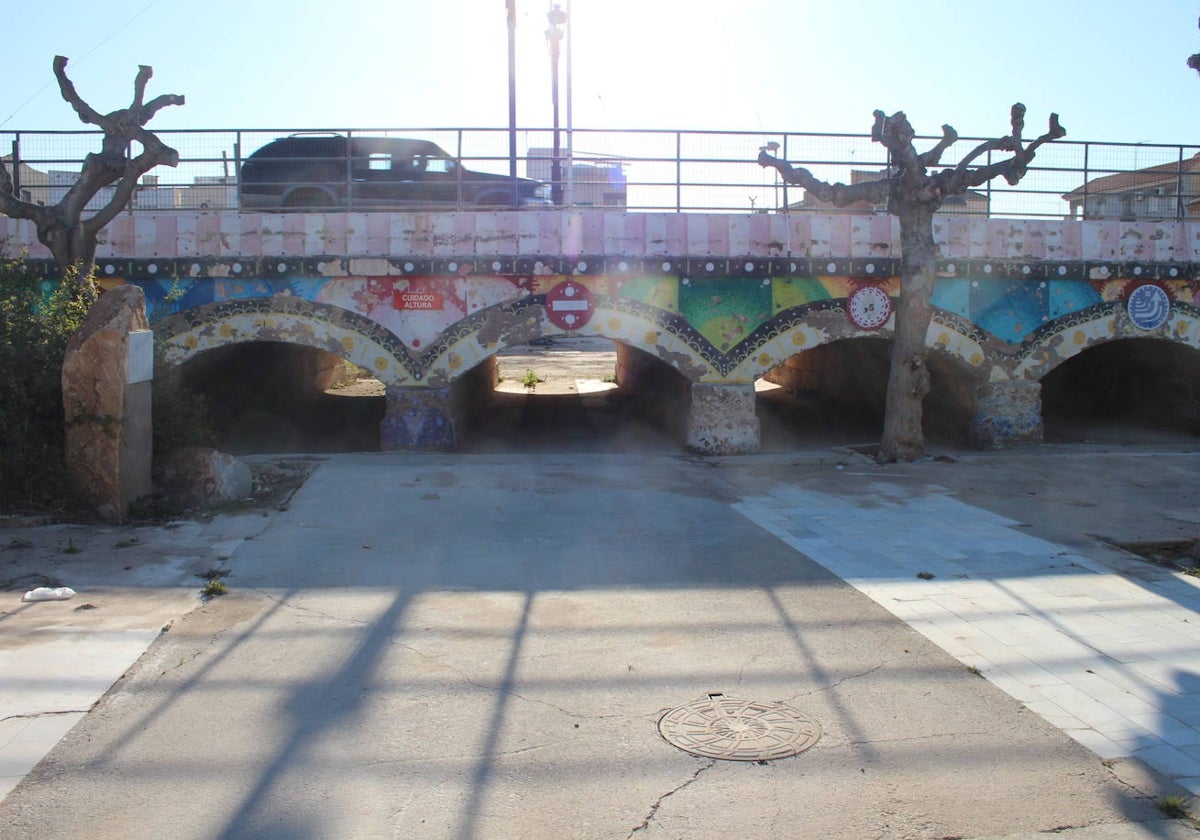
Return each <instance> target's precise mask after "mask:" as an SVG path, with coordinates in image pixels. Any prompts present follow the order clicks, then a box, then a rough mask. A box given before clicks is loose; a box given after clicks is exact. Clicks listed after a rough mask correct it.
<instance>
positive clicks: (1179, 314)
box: [1013, 302, 1200, 381]
mask: <svg viewBox="0 0 1200 840" xmlns="http://www.w3.org/2000/svg"><path fill="white" fill-rule="evenodd" d="M1139 338H1140V339H1155V340H1160V341H1170V342H1173V343H1176V344H1182V345H1184V346H1187V347H1191V348H1193V349H1195V350H1200V310H1198V309H1197V307H1195V306H1190V305H1187V304H1179V303H1173V304H1172V306H1171V310H1170V313H1169V314H1168V315H1167V317H1166V318H1165V320H1164V321H1163V322H1162V324H1160V325H1159V326H1157V327H1154V328H1152V329H1144V328H1142V327H1139V326H1137V324H1135V323H1134V321H1133V320H1131V319H1130V317H1129V314H1128V311H1127V305H1126V304H1125V303H1124V302H1114V303H1107V304H1103V305H1100V306H1097V307H1095V308H1094V310H1093V311H1091V312H1086V313H1077V315H1076V317H1073V318H1068V319H1063V320H1061V321H1058V322H1055V323H1054V324H1052V325H1050V326H1049V328H1047V329H1046V330H1045V331H1043V333H1042V334H1041V335H1040V336H1039V337H1038V340H1037V341H1036V342H1031V344H1030V346H1029V348H1028V349H1027V351H1026V352H1025V353H1023V354H1022V358H1021V359H1020V360H1019V362H1018V364H1017V365H1016V366H1015V367H1014V369H1013V378H1015V379H1026V380H1032V381H1041V380H1042V379H1043V378H1044V377H1045V376H1046V375H1047V374H1049V373H1050V372H1051V371H1053V370H1054V369H1055V368H1057V367H1058V366H1059V365H1061V364H1063V363H1064V362H1067V361H1069V360H1070V359H1072V358H1074V357H1076V356H1078V355H1079V354H1081V353H1083V352H1085V351H1087V350H1089V349H1091V348H1093V347H1098V346H1100V345H1101V344H1107V343H1109V342H1112V341H1122V340H1132V339H1139Z"/></svg>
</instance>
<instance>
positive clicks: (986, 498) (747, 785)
mask: <svg viewBox="0 0 1200 840" xmlns="http://www.w3.org/2000/svg"><path fill="white" fill-rule="evenodd" d="M1198 467H1200V448H1197V447H1193V448H1191V449H1186V450H1185V449H1181V448H1180V447H1178V446H1171V447H1155V446H1139V447H1130V446H1113V447H1104V446H1064V447H1054V446H1046V447H1042V448H1038V449H1030V450H1022V451H1018V452H1017V453H986V454H979V453H976V454H970V455H960V456H957V459H956V460H955V461H953V462H947V461H930V462H925V463H920V464H913V465H903V466H887V467H880V466H876V465H874V464H873V463H871V462H868V461H866V460H865V459H863V458H861V457H859V456H855V455H853V454H852V453H849V452H845V451H842V452H836V451H832V450H824V451H820V452H808V453H799V454H794V455H786V456H779V455H773V456H748V457H741V458H692V457H686V456H671V455H639V456H636V457H634V456H621V455H578V454H563V453H541V454H537V455H473V456H463V455H457V456H447V455H404V454H373V455H339V456H331V457H329V458H328V459H327V460H325V461H323V462H322V463H321V465H320V466H319V468H318V469H317V470H316V472H315V473H314V474H313V475H312V476H311V477H310V478H309V479H308V481H307V483H306V484H305V485H304V487H303V488H302V489H301V490H300V491H299V492H298V493H297V494H296V496H295V497H293V498H292V500H291V502H290V504H288V505H287V506H286V508H287V509H286V510H272V511H265V512H257V511H256V512H249V513H244V514H241V515H227V516H221V517H218V518H216V519H214V520H213V521H212V522H209V523H188V524H185V525H183V526H180V527H179V528H176V529H174V530H168V529H163V528H156V529H108V530H104V531H97V532H95V533H92V534H90V535H89V534H85V533H83V532H82V531H72V530H70V528H69V527H68V526H45V527H31V528H16V529H8V530H5V531H4V532H2V533H0V543H7V545H2V546H0V548H2V553H0V567H3V568H4V569H5V570H6V571H5V577H6V578H8V579H9V580H10V581H12V580H18V581H21V580H23V581H25V582H29V583H32V582H33V581H34V580H35V578H34V577H33V576H34V575H43V576H45V577H46V578H54V579H55V582H59V583H62V584H65V585H69V586H73V587H74V588H76V589H77V590H79V595H78V596H77V597H76V598H75V599H73V600H72V601H65V602H48V603H40V604H32V605H20V604H19V592H15V591H14V592H9V593H8V594H7V595H5V596H3V597H4V598H5V599H6V600H5V602H4V609H3V614H2V615H0V630H3V631H4V643H3V645H2V649H0V654H3V655H5V656H9V657H13V656H15V655H16V654H15V653H14V652H20V651H26V652H28V651H34V654H33V655H29V654H28V653H26V655H25V656H24V658H23V659H22V660H21V664H20V665H19V666H18V665H15V664H12V663H14V662H15V661H16V660H15V659H7V660H5V659H0V666H3V667H0V673H2V674H4V675H5V676H4V677H3V679H4V683H3V686H2V687H0V691H2V692H3V693H2V694H0V701H3V702H5V703H6V704H7V705H6V706H5V707H4V708H5V709H6V710H7V711H6V712H5V715H6V716H8V717H9V718H10V720H8V721H0V724H4V723H13V722H14V721H17V722H19V721H25V722H26V724H28V725H33V724H41V723H42V722H43V721H45V720H49V719H52V718H60V717H64V715H57V714H54V713H53V712H54V710H53V709H52V708H51V706H53V700H54V697H53V694H54V692H55V691H58V690H59V689H61V690H62V691H63V692H64V697H63V704H64V706H66V707H69V708H72V709H78V708H82V707H83V706H82V705H81V704H84V703H85V701H84V700H82V699H81V695H78V694H77V695H76V696H67V694H66V693H67V692H68V690H69V689H71V688H77V687H79V686H76V685H74V684H75V683H76V682H78V683H86V682H89V680H90V685H91V686H92V687H93V688H95V686H96V682H97V679H94V678H87V679H85V678H84V676H82V675H83V674H85V673H86V672H87V668H92V667H93V666H94V663H103V662H106V661H108V662H110V663H123V664H119V669H118V671H117V674H116V676H119V675H120V673H121V672H122V671H125V669H128V670H127V672H126V673H125V675H124V676H123V677H121V678H120V679H119V680H117V682H116V684H115V685H113V687H112V689H111V690H110V691H109V692H108V693H107V694H105V695H104V697H103V698H102V699H100V701H99V702H98V703H97V705H96V706H95V707H94V708H92V709H91V711H90V712H88V713H87V714H86V715H85V714H82V713H81V712H78V711H76V712H68V713H69V714H76V715H78V718H77V720H78V722H77V723H76V724H75V725H74V727H73V728H72V729H71V730H70V731H69V732H68V733H67V734H66V735H65V737H63V738H62V740H61V741H60V742H59V743H58V744H57V746H55V747H54V748H53V749H52V750H50V752H49V754H48V755H47V756H46V757H45V759H44V760H43V761H41V763H40V764H38V766H37V767H36V768H34V769H33V770H32V771H31V772H29V773H28V774H27V775H25V776H24V779H23V781H21V782H20V784H18V785H17V786H16V788H15V789H14V790H13V791H12V792H11V793H9V794H8V796H7V797H6V798H5V800H4V802H3V803H2V804H0V826H3V829H0V835H2V836H4V837H14V838H18V837H19V838H25V837H29V838H34V837H36V838H58V837H64V838H66V837H92V838H107V837H122V838H127V837H128V838H137V837H146V838H150V837H154V838H161V837H172V838H208V837H222V838H235V837H272V838H274V837H278V838H327V837H337V838H343V837H351V838H353V837H364V838H369V837H396V838H400V837H403V838H408V837H421V838H426V837H428V838H441V837H446V838H451V837H453V838H479V840H483V839H484V838H656V837H662V838H668V837H669V838H689V840H690V839H691V838H729V837H738V838H775V837H804V838H809V837H812V838H867V837H887V838H947V837H956V838H1001V837H1004V838H1010V840H1011V839H1012V838H1032V837H1034V836H1044V834H1043V833H1046V832H1052V833H1054V836H1060V835H1061V836H1063V837H1069V838H1142V837H1167V838H1176V837H1184V836H1192V835H1193V834H1194V833H1195V832H1194V829H1193V827H1192V825H1191V824H1190V823H1189V822H1188V821H1184V820H1174V821H1168V820H1164V819H1162V815H1161V813H1160V812H1159V810H1158V808H1157V807H1156V803H1157V802H1158V800H1159V799H1160V798H1161V797H1163V796H1165V795H1168V794H1177V795H1181V796H1187V795H1189V794H1190V793H1191V792H1194V791H1195V790H1196V789H1197V785H1196V779H1197V778H1200V771H1197V770H1196V766H1200V765H1196V762H1200V749H1198V748H1197V745H1200V734H1198V733H1200V689H1197V688H1196V686H1197V685H1200V657H1198V655H1197V654H1196V653H1195V651H1196V650H1197V649H1198V648H1197V646H1196V644H1195V642H1196V641H1200V640H1198V639H1195V637H1193V636H1191V635H1190V634H1191V633H1192V630H1191V627H1196V628H1197V629H1200V598H1197V597H1196V592H1197V591H1198V590H1197V589H1196V587H1195V585H1194V584H1193V583H1192V580H1193V579H1192V578H1189V577H1187V576H1185V575H1181V574H1178V573H1174V572H1168V571H1165V570H1162V569H1160V568H1158V567H1153V566H1148V565H1146V564H1144V563H1142V562H1141V561H1134V560H1132V559H1131V556H1130V555H1128V554H1127V553H1125V552H1122V551H1120V550H1119V549H1116V548H1114V547H1112V545H1110V543H1109V541H1113V540H1115V541H1135V540H1169V539H1184V538H1190V537H1192V536H1193V535H1194V534H1195V532H1196V530H1197V527H1198V525H1200V516H1198V513H1200V485H1198V484H1197V482H1196V481H1195V478H1194V477H1195V475H1196V471H1197V468H1198ZM264 513H266V514H267V515H263V514H264ZM134 537H136V538H137V540H138V542H137V543H133V544H128V545H123V546H122V547H118V546H121V545H122V544H124V543H128V541H129V540H130V539H133V538H134ZM64 543H66V544H69V545H71V546H73V547H78V548H80V549H81V551H80V553H79V554H74V555H67V554H64V553H63V551H62V549H63V548H64V547H66V545H64ZM127 567H128V568H127ZM210 568H221V569H227V570H228V572H229V575H228V577H226V578H225V580H226V581H227V583H228V584H229V587H230V590H231V592H230V594H228V595H226V596H224V597H221V598H218V599H215V600H213V601H210V602H208V603H205V604H203V605H199V606H197V604H198V601H197V597H196V593H197V590H198V587H199V585H200V583H201V581H200V580H199V579H198V578H196V577H195V575H197V574H202V573H203V572H205V571H207V570H208V569H210ZM130 576H135V577H133V579H129V578H130ZM21 586H22V585H21V584H20V583H18V584H16V588H17V589H20V588H21ZM10 588H12V587H11V586H10ZM106 599H111V600H106ZM89 603H90V604H92V605H93V606H94V607H95V609H86V610H83V611H77V608H78V607H79V606H81V605H83V604H89ZM193 607H194V608H193ZM176 616H178V618H177V620H174V622H173V623H170V622H171V620H172V618H173V617H176ZM83 622H92V623H89V624H84V623H83ZM166 624H170V630H169V632H165V633H157V631H156V630H155V629H154V628H156V627H161V626H163V625H166ZM1187 625H1191V627H1189V626H1187ZM18 627H19V628H21V629H20V632H16V631H14V630H13V628H18ZM128 632H136V633H139V634H140V635H138V636H137V643H136V644H134V645H131V647H133V648H138V647H140V646H142V645H145V644H148V645H149V646H148V649H146V650H145V653H144V655H142V656H141V657H140V659H137V661H136V663H134V662H133V661H132V659H130V658H129V651H128V650H122V651H120V652H117V649H116V646H115V645H114V644H113V642H112V640H113V639H114V638H124V637H123V636H122V634H125V633H128ZM152 637H153V641H152V642H151V638H152ZM72 644H74V645H77V646H78V647H79V650H80V651H81V652H82V653H81V655H80V656H79V657H77V658H76V659H71V658H69V657H65V656H63V655H61V653H60V651H61V650H62V649H64V647H69V646H71V645H72ZM46 645H52V646H57V647H47V646H46ZM85 663H93V665H86V664H85ZM94 670H97V671H100V670H102V669H101V668H99V667H94ZM981 676H982V677H983V678H982V679H981V678H980V677H981ZM114 678H115V677H114ZM1093 678H1094V679H1093ZM101 681H102V678H101ZM38 692H42V694H41V695H40V696H41V697H42V701H43V702H42V704H41V705H40V706H37V707H36V708H34V709H33V710H31V711H29V712H16V714H23V715H25V716H24V717H17V718H13V717H12V715H13V714H14V712H13V711H12V709H16V708H20V701H22V700H23V699H26V698H28V697H30V696H33V695H36V694H37V693H38ZM717 693H720V694H722V695H724V696H725V697H730V698H740V699H745V700H752V701H759V702H762V703H767V704H770V703H774V702H782V703H785V704H787V705H788V706H790V707H792V708H794V709H795V710H797V711H798V712H800V713H802V714H803V715H806V716H808V717H809V718H811V719H813V720H815V721H816V722H817V723H818V724H819V726H820V730H821V736H820V739H819V741H817V743H816V744H815V745H814V746H812V747H811V748H810V749H808V750H807V751H805V752H802V753H801V754H799V755H797V756H794V757H791V758H781V759H775V760H769V761H765V762H763V763H759V762H754V761H749V762H742V761H725V760H717V759H712V758H703V757H697V756H693V755H690V754H688V753H686V752H683V751H681V750H680V749H678V748H676V747H675V746H672V745H671V744H669V743H667V742H666V741H665V740H663V738H661V737H660V736H659V734H658V730H657V724H658V721H659V718H660V717H661V716H662V715H663V713H664V712H666V711H668V710H670V709H673V708H675V707H677V706H680V705H682V704H686V703H689V702H691V701H695V700H697V699H700V698H705V697H708V696H709V695H711V694H717ZM2 734H3V730H0V736H2ZM41 735H42V736H43V740H52V738H53V737H57V732H56V733H50V734H47V733H41ZM12 740H13V739H10V741H12ZM16 740H18V741H19V736H18V738H17V739H16ZM27 740H30V739H27ZM1085 745H1086V746H1085ZM1114 749H1115V750H1116V751H1117V752H1113V750H1114ZM4 752H5V755H6V756H7V755H8V752H9V747H8V746H5V748H4ZM1189 762H1191V763H1189ZM1194 765H1196V766H1194Z"/></svg>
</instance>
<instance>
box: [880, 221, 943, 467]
mask: <svg viewBox="0 0 1200 840" xmlns="http://www.w3.org/2000/svg"><path fill="white" fill-rule="evenodd" d="M934 209H936V208H934ZM934 209H930V208H929V207H926V206H924V205H920V204H917V205H910V206H906V207H904V208H903V209H901V210H900V211H899V212H898V213H897V215H898V216H899V217H900V242H901V247H902V249H903V250H902V254H903V261H902V266H903V267H902V269H901V275H902V277H903V280H902V281H901V282H902V285H901V293H900V297H899V299H898V300H897V301H896V309H895V329H894V330H893V336H892V353H891V362H890V367H889V369H888V384H887V402H886V404H885V405H886V407H885V411H884V417H883V437H882V438H881V439H880V444H879V455H878V458H879V460H880V461H885V462H892V461H912V460H915V459H916V458H920V457H921V456H922V455H924V454H925V433H924V430H923V428H922V417H923V414H924V413H923V410H922V402H923V401H924V399H925V395H926V394H928V393H929V368H928V366H927V365H926V360H927V358H928V356H929V347H928V345H927V344H926V341H925V337H926V335H927V334H928V332H929V321H930V319H931V318H932V317H933V307H932V305H931V304H930V299H931V297H932V296H933V287H934V284H935V283H936V282H937V256H938V251H937V245H936V244H935V243H934V241H933V213H934Z"/></svg>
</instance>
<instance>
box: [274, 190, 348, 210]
mask: <svg viewBox="0 0 1200 840" xmlns="http://www.w3.org/2000/svg"><path fill="white" fill-rule="evenodd" d="M283 206H284V207H286V208H288V209H293V210H315V209H318V208H320V209H324V210H332V209H333V208H334V207H336V202H335V201H334V200H333V199H332V198H331V197H330V196H329V194H328V193H326V192H322V191H321V190H296V191H295V192H293V193H291V194H290V195H288V197H287V198H286V199H284V201H283Z"/></svg>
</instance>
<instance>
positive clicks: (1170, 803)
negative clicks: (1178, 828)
mask: <svg viewBox="0 0 1200 840" xmlns="http://www.w3.org/2000/svg"><path fill="white" fill-rule="evenodd" d="M1187 804H1188V801H1187V798H1186V797H1183V796H1178V795H1175V794H1172V795H1170V796H1164V797H1163V798H1162V799H1160V800H1158V810H1160V811H1162V812H1163V814H1164V815H1166V816H1168V817H1170V818H1171V819H1173V820H1177V819H1182V818H1183V817H1186V816H1188V810H1187Z"/></svg>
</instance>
